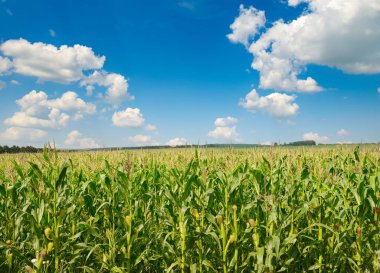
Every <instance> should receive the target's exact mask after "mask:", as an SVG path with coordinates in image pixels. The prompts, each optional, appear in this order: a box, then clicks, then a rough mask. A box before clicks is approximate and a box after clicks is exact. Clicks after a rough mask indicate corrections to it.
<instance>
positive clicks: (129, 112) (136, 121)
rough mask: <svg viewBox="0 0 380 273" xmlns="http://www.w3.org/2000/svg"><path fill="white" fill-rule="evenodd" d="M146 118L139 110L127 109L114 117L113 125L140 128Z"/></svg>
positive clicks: (114, 114) (116, 113)
mask: <svg viewBox="0 0 380 273" xmlns="http://www.w3.org/2000/svg"><path fill="white" fill-rule="evenodd" d="M144 122H145V120H144V117H143V115H142V113H141V112H140V109H138V108H129V107H128V108H127V109H125V110H123V111H120V112H115V113H113V115H112V123H113V125H115V126H118V127H129V128H140V127H142V126H143V125H144Z"/></svg>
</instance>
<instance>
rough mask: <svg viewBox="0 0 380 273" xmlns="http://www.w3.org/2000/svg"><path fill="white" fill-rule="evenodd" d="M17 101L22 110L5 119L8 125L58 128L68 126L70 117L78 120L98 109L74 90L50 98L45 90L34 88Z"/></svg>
mask: <svg viewBox="0 0 380 273" xmlns="http://www.w3.org/2000/svg"><path fill="white" fill-rule="evenodd" d="M16 103H17V105H18V106H19V107H20V111H18V112H15V113H14V114H13V116H12V117H10V118H7V119H5V121H4V123H5V124H6V125H10V126H17V127H30V128H50V129H58V128H61V127H65V126H67V124H68V122H69V121H70V119H73V120H77V119H78V118H80V117H82V116H83V115H84V114H94V113H95V111H96V106H95V105H94V104H91V103H86V102H85V101H83V100H82V99H80V98H78V95H77V94H76V93H75V92H72V91H68V92H66V93H64V94H63V95H62V96H61V97H59V98H57V99H51V100H49V98H48V95H47V94H46V93H45V92H43V91H40V92H37V91H35V90H33V91H31V92H29V93H28V94H26V95H24V96H23V97H22V98H21V99H19V100H17V101H16ZM70 114H72V116H70Z"/></svg>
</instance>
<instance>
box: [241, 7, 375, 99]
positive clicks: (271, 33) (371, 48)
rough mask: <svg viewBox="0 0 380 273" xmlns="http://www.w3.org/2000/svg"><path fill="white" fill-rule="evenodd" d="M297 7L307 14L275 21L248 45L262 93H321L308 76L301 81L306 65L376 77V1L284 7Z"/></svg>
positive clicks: (319, 88)
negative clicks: (271, 90) (289, 19)
mask: <svg viewBox="0 0 380 273" xmlns="http://www.w3.org/2000/svg"><path fill="white" fill-rule="evenodd" d="M301 2H306V3H307V10H306V12H303V13H302V14H301V15H300V16H299V17H298V18H297V19H295V20H293V21H290V22H285V21H283V20H278V21H276V22H274V24H273V25H272V27H270V28H268V29H267V30H266V31H264V32H263V33H262V34H261V35H260V36H259V37H258V38H257V39H256V40H254V41H253V43H252V44H251V45H250V46H249V52H251V53H252V55H253V58H254V60H253V63H252V67H253V68H254V69H256V70H257V71H259V73H260V87H261V88H265V89H275V90H284V91H293V92H296V91H300V92H318V91H322V90H323V88H321V87H320V86H319V85H318V83H317V82H316V81H315V80H314V79H313V78H311V77H310V76H307V75H306V76H305V77H304V78H303V79H302V77H303V76H301V74H302V75H304V74H306V67H307V65H309V64H315V65H322V66H328V67H335V68H337V69H340V70H342V71H343V72H346V73H350V74H377V73H380V48H379V46H378V45H379V43H380V29H379V27H378V26H379V25H380V16H379V12H380V3H379V1H378V0H351V1H346V0H307V1H306V0H289V2H288V4H289V5H290V6H296V5H298V4H299V3H301ZM238 18H239V17H238ZM331 22H334V24H331ZM241 28H242V31H243V30H244V28H243V27H241ZM252 29H253V30H252V31H253V32H255V31H256V28H255V27H252ZM234 31H237V30H234ZM364 49H365V50H364Z"/></svg>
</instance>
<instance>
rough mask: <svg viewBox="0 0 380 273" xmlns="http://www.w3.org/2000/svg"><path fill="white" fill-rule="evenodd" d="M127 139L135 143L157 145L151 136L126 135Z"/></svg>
mask: <svg viewBox="0 0 380 273" xmlns="http://www.w3.org/2000/svg"><path fill="white" fill-rule="evenodd" d="M128 141H129V142H132V143H133V144H135V145H138V146H143V145H158V143H157V142H155V141H154V140H153V139H152V137H151V136H147V135H135V136H130V137H128Z"/></svg>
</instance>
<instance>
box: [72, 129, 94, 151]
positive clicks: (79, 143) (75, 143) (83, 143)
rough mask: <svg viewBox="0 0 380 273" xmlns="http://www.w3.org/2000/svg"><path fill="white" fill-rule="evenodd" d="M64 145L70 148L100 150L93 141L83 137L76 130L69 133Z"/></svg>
mask: <svg viewBox="0 0 380 273" xmlns="http://www.w3.org/2000/svg"><path fill="white" fill-rule="evenodd" d="M65 145H66V146H68V147H72V148H80V149H92V148H100V145H99V144H98V143H97V142H96V140H95V139H93V138H89V137H83V135H82V134H81V133H79V132H78V131H77V130H74V131H71V132H70V133H69V134H68V135H67V138H66V140H65Z"/></svg>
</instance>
